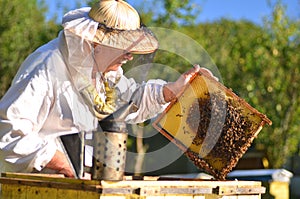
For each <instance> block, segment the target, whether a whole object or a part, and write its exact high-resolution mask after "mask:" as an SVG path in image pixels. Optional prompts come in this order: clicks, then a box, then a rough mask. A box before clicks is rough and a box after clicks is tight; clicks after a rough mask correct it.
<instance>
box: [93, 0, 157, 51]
mask: <svg viewBox="0 0 300 199" xmlns="http://www.w3.org/2000/svg"><path fill="white" fill-rule="evenodd" d="M89 17H90V18H92V19H93V20H94V21H96V22H98V23H99V24H98V29H97V31H96V34H95V37H94V39H93V41H94V42H96V43H99V44H101V45H106V46H110V47H114V48H117V49H122V50H125V51H127V52H131V53H136V54H147V53H152V52H154V51H155V50H156V49H157V48H158V41H157V39H156V38H155V36H154V34H153V33H152V32H151V31H150V30H149V29H147V28H146V27H144V26H141V23H140V17H139V14H138V12H137V11H136V10H135V9H134V8H133V7H132V6H130V5H129V4H128V3H126V2H125V1H123V0H100V1H99V2H98V3H96V4H95V5H94V6H93V7H92V8H91V10H90V12H89Z"/></svg>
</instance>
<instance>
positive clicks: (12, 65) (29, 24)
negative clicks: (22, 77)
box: [0, 0, 58, 97]
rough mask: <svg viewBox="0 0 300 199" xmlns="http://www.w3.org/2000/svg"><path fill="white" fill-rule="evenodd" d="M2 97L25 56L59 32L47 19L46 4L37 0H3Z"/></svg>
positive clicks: (0, 36)
mask: <svg viewBox="0 0 300 199" xmlns="http://www.w3.org/2000/svg"><path fill="white" fill-rule="evenodd" d="M0 7H1V8H3V9H2V11H1V13H0V18H1V20H0V97H2V96H3V94H4V93H5V91H6V90H7V89H8V87H9V85H10V83H11V80H12V78H13V76H14V75H15V73H16V71H17V70H18V68H19V66H20V64H21V63H22V62H23V61H24V59H25V58H26V57H27V56H28V54H29V53H31V52H32V51H33V50H35V49H36V48H37V47H38V46H40V45H41V44H43V43H45V42H47V41H49V40H50V39H52V38H54V37H55V36H56V35H57V31H58V26H57V24H55V23H54V21H47V22H46V21H45V17H44V15H45V12H46V7H45V5H44V4H43V3H42V2H40V1H37V0H25V1H22V2H20V1H18V0H0Z"/></svg>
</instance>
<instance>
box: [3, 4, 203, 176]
mask: <svg viewBox="0 0 300 199" xmlns="http://www.w3.org/2000/svg"><path fill="white" fill-rule="evenodd" d="M62 25H63V27H64V28H63V30H62V31H61V32H60V33H59V35H58V37H57V38H55V39H54V40H52V41H50V42H49V43H47V44H46V45H44V46H42V47H40V48H38V49H37V50H36V51H35V52H33V53H32V54H31V55H30V56H29V57H28V58H27V59H26V60H25V61H24V63H23V64H22V65H21V67H20V69H19V71H18V73H17V74H16V76H15V78H14V80H13V82H12V85H11V87H10V89H9V90H8V91H7V93H6V94H5V96H4V97H3V98H2V99H1V101H0V168H1V169H0V170H1V172H33V171H38V172H43V171H45V170H49V171H54V172H55V173H60V174H64V175H65V176H67V177H73V172H72V170H71V168H70V166H69V164H68V162H67V159H66V156H65V154H64V153H63V152H62V150H61V148H62V147H61V146H60V144H59V142H57V138H58V137H59V136H61V135H66V134H73V133H78V132H81V131H85V132H91V131H93V130H95V129H96V127H97V123H98V120H99V119H101V118H102V117H105V116H106V115H107V114H110V113H112V112H113V111H115V110H116V109H117V108H118V105H119V104H121V103H122V102H126V101H127V102H128V101H130V100H132V98H135V99H138V100H136V101H135V103H137V106H138V111H137V112H135V113H132V114H130V115H128V117H127V118H126V121H127V122H129V123H134V122H142V121H144V120H146V119H149V118H151V117H153V116H155V115H156V114H158V113H160V112H161V111H163V109H164V108H165V106H166V104H167V103H168V102H170V101H171V100H172V99H173V98H174V97H175V96H176V92H178V91H179V90H180V88H181V87H182V86H183V85H184V84H186V83H187V82H188V81H189V78H190V77H191V76H192V75H194V74H195V73H197V72H198V71H199V70H201V69H200V67H192V68H191V69H190V70H189V71H187V72H186V73H184V74H183V75H181V77H180V78H179V79H178V80H177V81H176V82H173V83H166V82H164V81H162V80H151V81H150V82H146V83H143V84H137V83H135V81H134V80H133V79H127V78H126V77H125V76H123V71H122V68H121V67H122V64H124V63H126V62H127V61H130V60H132V59H133V55H132V54H147V53H153V52H154V51H155V50H156V49H158V41H157V40H156V38H155V36H154V35H153V34H152V33H151V32H150V31H149V30H148V29H147V28H146V27H144V26H141V22H140V18H139V15H138V13H137V11H136V10H135V9H134V8H133V7H131V6H130V5H129V4H128V3H126V2H124V1H122V0H102V1H100V2H98V3H97V4H95V6H93V7H92V8H88V7H86V8H81V9H76V10H73V11H70V12H68V13H67V14H66V15H65V16H64V17H63V21H62ZM136 95H139V97H138V98H137V97H136ZM149 106H151V108H149Z"/></svg>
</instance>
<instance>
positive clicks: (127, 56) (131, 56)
mask: <svg viewBox="0 0 300 199" xmlns="http://www.w3.org/2000/svg"><path fill="white" fill-rule="evenodd" d="M124 59H127V60H129V61H131V60H133V55H132V54H131V53H126V54H125V55H124Z"/></svg>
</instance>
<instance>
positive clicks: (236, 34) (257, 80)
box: [0, 0, 300, 168]
mask: <svg viewBox="0 0 300 199" xmlns="http://www.w3.org/2000/svg"><path fill="white" fill-rule="evenodd" d="M153 1H154V2H155V4H158V5H160V6H161V10H160V12H159V13H157V12H156V10H151V9H149V8H148V7H147V6H145V5H143V2H142V1H141V2H140V3H137V4H136V7H137V9H138V10H139V11H140V13H141V16H142V20H143V22H144V23H145V24H147V25H148V26H156V27H165V28H172V29H175V30H177V31H180V32H182V33H184V34H186V35H188V36H189V37H191V38H193V39H194V40H195V41H197V42H198V43H199V44H200V45H202V47H203V48H204V49H205V50H206V51H207V53H208V54H209V55H210V57H211V58H212V60H213V61H214V63H215V64H216V66H217V67H218V69H219V71H220V74H221V77H222V80H223V83H224V84H225V85H226V86H227V87H230V88H232V89H233V91H234V92H235V93H237V94H238V95H239V96H240V97H242V98H244V99H245V100H246V101H247V102H249V104H251V105H252V106H253V107H255V108H256V109H258V110H259V111H261V112H262V113H265V114H266V115H267V116H268V117H269V118H270V119H271V120H272V121H273V125H272V126H270V127H266V128H264V129H263V130H262V132H261V133H260V134H259V136H258V138H257V139H256V140H255V146H256V147H258V148H259V149H262V150H265V151H266V152H267V156H268V158H269V160H270V166H271V167H272V168H279V167H283V166H284V164H285V162H286V160H287V159H288V158H289V157H290V156H291V155H292V154H294V153H295V152H296V150H297V147H298V146H299V143H300V120H299V119H298V118H299V117H300V108H299V107H300V106H299V103H300V97H299V88H300V74H299V70H300V54H299V53H298V52H299V50H300V49H299V48H300V46H299V42H300V40H299V39H300V32H299V30H300V27H299V25H300V24H299V23H300V20H299V18H298V19H293V20H292V19H290V18H289V17H288V16H287V14H286V10H285V6H284V5H282V4H281V3H280V1H278V3H276V4H275V5H273V7H271V8H270V9H272V10H273V14H272V16H266V18H265V19H264V21H263V23H262V24H263V25H258V24H254V23H252V22H249V21H231V20H228V19H220V20H218V21H214V22H209V23H198V24H196V23H195V20H194V19H195V17H196V16H197V14H201V12H200V10H201V8H199V7H197V6H195V5H194V4H192V3H191V1H188V0H187V1H180V0H173V1H169V0H153ZM93 2H95V1H88V2H86V3H88V4H90V5H91V4H92V3H93ZM130 3H131V2H130ZM0 7H1V8H5V9H3V11H2V12H1V14H0V16H1V19H2V20H1V21H0V97H1V96H3V94H4V93H5V91H6V90H7V89H8V87H9V85H10V82H11V80H12V78H13V76H14V74H15V73H16V71H17V69H18V67H19V66H20V64H21V63H22V61H23V60H24V59H25V57H26V56H27V55H29V54H30V53H31V52H32V51H33V50H35V49H36V48H37V47H38V46H40V45H41V44H43V43H46V42H47V41H49V40H50V39H52V38H55V37H56V36H57V33H58V30H59V29H60V25H59V24H57V23H56V21H55V20H56V19H52V20H47V21H46V20H45V13H46V11H47V9H46V8H47V7H46V5H45V4H44V2H43V1H39V0H23V1H22V3H19V1H17V0H0ZM173 56H174V57H176V55H172V54H166V53H165V52H160V53H157V54H156V57H155V61H156V62H158V63H161V64H166V65H168V66H174V69H176V70H180V72H182V71H185V70H187V69H188V68H190V64H189V63H188V62H185V61H184V60H183V61H182V60H178V59H177V58H174V57H173ZM178 66H180V67H178ZM176 67H177V68H176Z"/></svg>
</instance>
